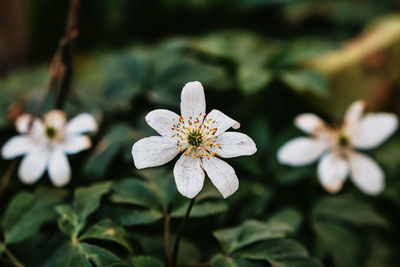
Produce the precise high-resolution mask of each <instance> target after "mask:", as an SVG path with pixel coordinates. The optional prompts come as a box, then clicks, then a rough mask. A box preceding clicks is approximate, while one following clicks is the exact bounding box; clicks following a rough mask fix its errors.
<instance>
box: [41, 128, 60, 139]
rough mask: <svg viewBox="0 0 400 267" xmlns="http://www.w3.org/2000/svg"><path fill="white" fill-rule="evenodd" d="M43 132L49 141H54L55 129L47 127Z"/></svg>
mask: <svg viewBox="0 0 400 267" xmlns="http://www.w3.org/2000/svg"><path fill="white" fill-rule="evenodd" d="M44 132H45V134H46V136H47V138H49V139H54V138H55V137H56V136H57V129H56V128H55V127H53V126H49V125H47V126H46V128H45V130H44Z"/></svg>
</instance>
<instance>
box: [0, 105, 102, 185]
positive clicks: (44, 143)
mask: <svg viewBox="0 0 400 267" xmlns="http://www.w3.org/2000/svg"><path fill="white" fill-rule="evenodd" d="M31 123H32V125H31V127H29V126H30V125H29V124H31ZM15 126H16V129H17V131H18V132H19V133H20V135H17V136H15V137H12V138H11V139H10V140H8V141H7V143H5V144H4V146H3V148H2V151H1V155H2V157H3V158H5V159H12V158H15V157H18V156H21V155H25V156H24V158H23V159H22V162H21V165H20V167H19V170H18V175H19V177H20V179H21V181H22V182H24V183H26V184H32V183H34V182H36V181H37V180H38V179H39V178H40V177H41V176H42V175H43V173H44V171H45V170H46V169H47V170H48V173H49V177H50V179H51V181H52V182H53V184H54V185H55V186H57V187H60V186H63V185H65V184H67V183H68V182H69V180H70V176H71V169H70V166H69V163H68V158H67V156H66V154H75V153H78V152H80V151H82V150H85V149H88V148H90V147H91V141H90V139H89V137H88V136H86V135H82V133H85V132H93V131H96V130H97V123H96V121H95V119H94V118H93V116H92V115H90V114H86V113H84V114H80V115H78V116H76V117H75V118H73V119H72V120H71V121H69V122H68V123H66V118H65V113H64V112H63V111H60V110H53V111H50V112H48V113H47V114H45V116H44V117H43V121H42V120H40V119H38V118H32V116H31V115H29V114H23V115H21V116H20V117H18V119H17V120H16V123H15ZM29 129H30V131H28V130H29Z"/></svg>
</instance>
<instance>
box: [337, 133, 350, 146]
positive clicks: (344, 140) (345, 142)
mask: <svg viewBox="0 0 400 267" xmlns="http://www.w3.org/2000/svg"><path fill="white" fill-rule="evenodd" d="M338 145H339V146H340V147H347V146H349V145H350V139H349V138H348V137H347V136H346V135H344V134H342V133H341V134H339V137H338Z"/></svg>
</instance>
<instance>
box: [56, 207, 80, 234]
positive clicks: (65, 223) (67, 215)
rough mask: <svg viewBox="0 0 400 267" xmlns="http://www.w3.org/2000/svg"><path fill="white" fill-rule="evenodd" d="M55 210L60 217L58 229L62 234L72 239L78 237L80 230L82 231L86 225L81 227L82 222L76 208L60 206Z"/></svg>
mask: <svg viewBox="0 0 400 267" xmlns="http://www.w3.org/2000/svg"><path fill="white" fill-rule="evenodd" d="M55 210H56V212H57V213H58V215H59V218H58V227H59V228H60V230H61V232H63V233H64V234H66V235H67V236H70V237H77V236H78V234H79V230H80V229H82V228H83V226H84V225H80V224H81V223H82V222H81V220H80V218H79V216H78V214H77V213H76V211H75V209H74V207H72V206H71V205H60V206H57V207H56V208H55Z"/></svg>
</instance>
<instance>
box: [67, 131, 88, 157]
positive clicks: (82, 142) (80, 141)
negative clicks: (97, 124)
mask: <svg viewBox="0 0 400 267" xmlns="http://www.w3.org/2000/svg"><path fill="white" fill-rule="evenodd" d="M91 146H92V142H91V141H90V138H89V137H88V136H86V135H70V136H67V137H66V138H65V140H64V143H63V144H62V147H63V150H64V151H65V152H66V153H67V154H76V153H79V152H81V151H82V150H86V149H89V148H90V147H91Z"/></svg>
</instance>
